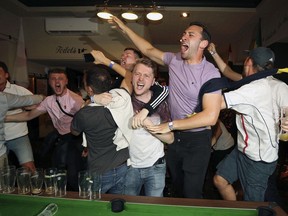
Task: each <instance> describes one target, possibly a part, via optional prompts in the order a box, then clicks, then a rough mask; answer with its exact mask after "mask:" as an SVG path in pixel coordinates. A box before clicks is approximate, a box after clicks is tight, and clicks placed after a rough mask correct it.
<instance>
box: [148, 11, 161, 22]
mask: <svg viewBox="0 0 288 216" xmlns="http://www.w3.org/2000/svg"><path fill="white" fill-rule="evenodd" d="M146 17H147V19H149V20H152V21H158V20H161V19H162V18H163V15H162V14H161V13H160V12H158V11H151V12H149V13H148V14H147V15H146Z"/></svg>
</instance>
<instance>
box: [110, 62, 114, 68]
mask: <svg viewBox="0 0 288 216" xmlns="http://www.w3.org/2000/svg"><path fill="white" fill-rule="evenodd" d="M114 64H115V62H114V61H111V62H110V64H109V68H111V69H112V68H113V65H114Z"/></svg>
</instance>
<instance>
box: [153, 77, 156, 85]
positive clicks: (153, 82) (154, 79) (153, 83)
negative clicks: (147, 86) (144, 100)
mask: <svg viewBox="0 0 288 216" xmlns="http://www.w3.org/2000/svg"><path fill="white" fill-rule="evenodd" d="M155 81H156V80H155V78H154V79H153V82H152V86H153V85H154V84H155Z"/></svg>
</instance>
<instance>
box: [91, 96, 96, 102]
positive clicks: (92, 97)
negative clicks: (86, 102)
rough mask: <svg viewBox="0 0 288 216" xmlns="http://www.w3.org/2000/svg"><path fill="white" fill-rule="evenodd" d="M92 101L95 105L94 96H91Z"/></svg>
mask: <svg viewBox="0 0 288 216" xmlns="http://www.w3.org/2000/svg"><path fill="white" fill-rule="evenodd" d="M90 101H91V103H95V100H94V95H92V96H90Z"/></svg>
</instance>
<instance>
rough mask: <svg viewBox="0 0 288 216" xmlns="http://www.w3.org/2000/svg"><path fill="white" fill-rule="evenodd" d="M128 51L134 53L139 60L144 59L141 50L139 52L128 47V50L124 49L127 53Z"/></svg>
mask: <svg viewBox="0 0 288 216" xmlns="http://www.w3.org/2000/svg"><path fill="white" fill-rule="evenodd" d="M126 50H132V51H133V52H134V54H135V55H137V57H138V58H142V57H143V55H142V53H141V52H140V51H139V50H137V49H134V48H132V47H127V48H125V49H124V51H126Z"/></svg>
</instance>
